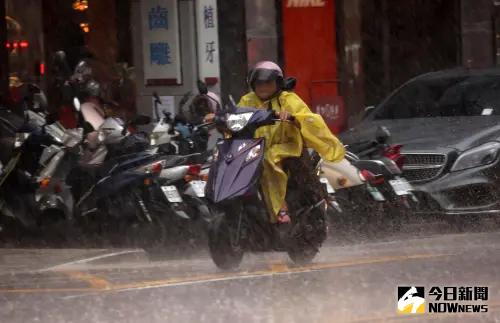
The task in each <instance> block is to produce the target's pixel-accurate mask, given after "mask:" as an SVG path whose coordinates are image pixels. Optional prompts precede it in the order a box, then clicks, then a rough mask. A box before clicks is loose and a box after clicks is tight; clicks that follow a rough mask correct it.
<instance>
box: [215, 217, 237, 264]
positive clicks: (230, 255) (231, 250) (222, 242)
mask: <svg viewBox="0 0 500 323" xmlns="http://www.w3.org/2000/svg"><path fill="white" fill-rule="evenodd" d="M235 218H237V217H236V216H235ZM232 222H233V221H229V220H228V217H227V213H218V214H215V219H214V222H213V223H211V224H210V226H209V229H208V247H209V250H210V256H211V257H212V260H213V262H214V263H215V265H216V266H217V267H218V268H220V269H223V270H231V269H235V268H237V267H238V266H239V265H240V263H241V260H242V259H243V254H244V252H243V249H242V248H241V246H239V245H236V246H235V245H234V244H233V242H232V238H231V234H232V233H233V232H234V231H236V230H237V223H232Z"/></svg>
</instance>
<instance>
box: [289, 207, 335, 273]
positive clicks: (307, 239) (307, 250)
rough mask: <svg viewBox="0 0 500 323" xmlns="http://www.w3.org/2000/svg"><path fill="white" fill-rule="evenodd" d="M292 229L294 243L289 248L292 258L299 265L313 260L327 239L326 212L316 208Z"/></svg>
mask: <svg viewBox="0 0 500 323" xmlns="http://www.w3.org/2000/svg"><path fill="white" fill-rule="evenodd" d="M303 221H304V223H298V224H297V225H296V226H295V228H297V230H293V229H292V233H291V235H292V236H291V239H292V241H293V242H292V243H291V244H290V246H289V247H288V248H287V253H288V256H289V257H290V259H291V260H292V261H293V262H294V263H295V264H297V265H306V264H309V263H310V262H312V261H313V259H314V257H316V254H317V253H318V252H319V248H320V247H321V245H322V244H323V242H324V241H325V240H326V237H327V234H328V224H327V221H326V219H325V214H324V213H323V212H322V211H321V210H319V209H315V210H313V211H312V213H310V214H309V215H307V217H305V218H304V219H303Z"/></svg>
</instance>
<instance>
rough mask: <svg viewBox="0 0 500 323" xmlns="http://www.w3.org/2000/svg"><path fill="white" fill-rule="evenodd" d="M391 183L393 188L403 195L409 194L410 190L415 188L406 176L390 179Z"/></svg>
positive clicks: (397, 193)
mask: <svg viewBox="0 0 500 323" xmlns="http://www.w3.org/2000/svg"><path fill="white" fill-rule="evenodd" d="M389 184H391V186H392V189H393V190H394V192H395V193H396V195H399V196H402V195H409V194H410V192H411V191H412V190H413V186H412V185H411V184H410V183H408V181H407V180H406V179H404V178H398V179H395V180H392V181H389Z"/></svg>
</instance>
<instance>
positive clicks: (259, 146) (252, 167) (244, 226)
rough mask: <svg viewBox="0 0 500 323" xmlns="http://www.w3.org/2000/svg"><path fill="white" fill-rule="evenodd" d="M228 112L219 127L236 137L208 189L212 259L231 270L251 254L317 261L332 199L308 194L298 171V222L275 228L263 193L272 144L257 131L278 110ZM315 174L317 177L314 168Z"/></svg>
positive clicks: (225, 146) (220, 147) (292, 207)
mask: <svg viewBox="0 0 500 323" xmlns="http://www.w3.org/2000/svg"><path fill="white" fill-rule="evenodd" d="M225 112H226V113H225V117H223V118H219V120H218V121H217V123H218V126H219V128H221V127H224V128H225V129H226V132H227V134H228V135H230V138H226V139H223V140H221V141H220V142H219V143H218V144H217V147H216V149H215V153H214V156H213V164H212V166H211V168H210V171H209V175H208V183H207V186H206V197H207V199H208V200H209V201H210V202H211V211H212V214H213V215H212V216H213V217H214V219H213V221H212V223H211V224H210V226H209V234H208V238H209V240H208V243H209V249H210V254H211V257H212V260H213V261H214V263H215V264H216V265H217V266H218V267H219V268H222V269H231V268H234V267H237V266H238V265H239V264H240V262H241V260H242V257H243V254H244V252H245V251H249V250H255V251H267V250H279V251H286V252H287V253H288V255H289V256H290V258H291V259H292V260H293V261H294V262H296V263H308V262H310V261H312V259H313V258H314V257H315V255H316V254H317V252H318V251H319V248H320V246H321V244H322V243H323V241H324V240H325V239H326V236H327V224H326V219H325V217H326V209H327V201H326V200H325V199H324V198H321V199H319V200H315V197H313V196H310V195H309V194H303V193H302V192H301V189H302V188H303V187H300V185H299V184H297V182H296V178H295V176H293V173H292V176H291V177H290V178H289V187H288V194H287V203H288V207H289V211H290V214H291V218H292V222H291V224H290V225H287V226H285V227H281V228H279V227H277V226H276V225H273V224H271V223H270V221H269V214H268V212H267V208H266V206H265V203H264V200H263V197H262V193H261V192H260V190H259V180H260V176H261V172H262V167H263V160H264V147H265V145H266V142H265V140H264V139H263V138H259V139H254V132H255V130H256V129H257V128H259V127H261V126H265V125H270V124H274V123H275V122H278V121H279V120H278V119H276V115H275V112H274V111H272V110H262V109H255V108H238V109H236V107H235V106H233V107H231V108H230V109H229V110H227V111H225ZM291 121H292V120H290V122H291ZM310 173H311V176H312V177H314V176H315V174H314V170H313V169H312V168H311V170H310ZM301 176H304V174H301ZM306 176H307V175H306ZM315 180H316V181H317V182H318V187H321V184H320V183H319V180H318V178H317V177H316V178H315ZM294 184H295V185H294Z"/></svg>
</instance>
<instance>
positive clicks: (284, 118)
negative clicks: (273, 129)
mask: <svg viewBox="0 0 500 323" xmlns="http://www.w3.org/2000/svg"><path fill="white" fill-rule="evenodd" d="M291 116H292V115H291V114H290V113H288V111H280V112H279V114H278V118H279V119H280V120H281V121H288V120H289V119H290V117H291Z"/></svg>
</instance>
